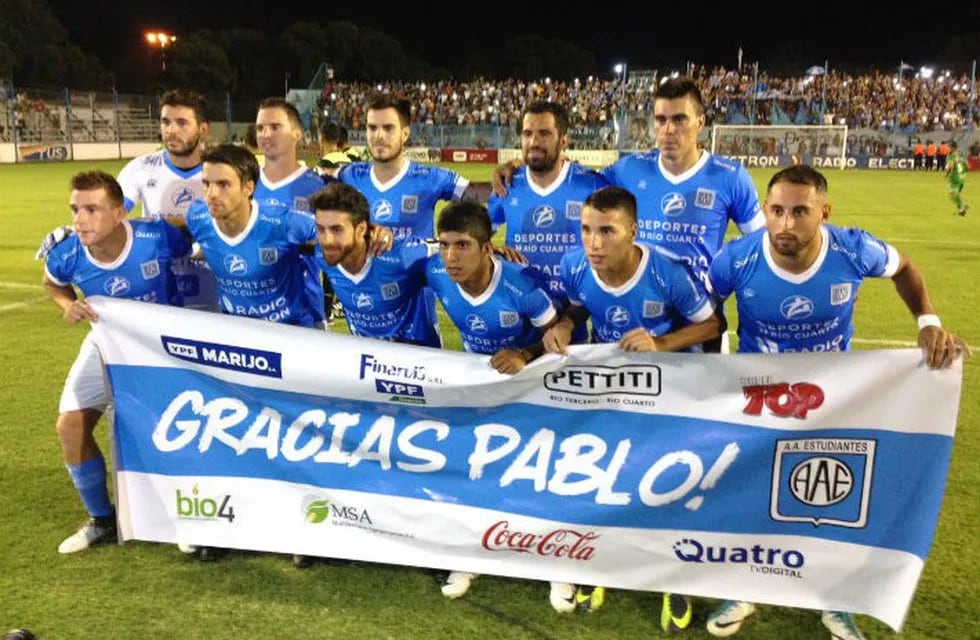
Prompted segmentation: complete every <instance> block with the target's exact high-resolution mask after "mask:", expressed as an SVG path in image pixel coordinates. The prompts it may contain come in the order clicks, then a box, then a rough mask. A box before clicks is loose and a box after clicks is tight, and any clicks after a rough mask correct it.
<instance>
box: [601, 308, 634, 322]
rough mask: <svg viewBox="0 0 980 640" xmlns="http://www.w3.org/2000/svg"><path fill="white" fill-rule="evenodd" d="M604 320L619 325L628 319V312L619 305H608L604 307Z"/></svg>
mask: <svg viewBox="0 0 980 640" xmlns="http://www.w3.org/2000/svg"><path fill="white" fill-rule="evenodd" d="M606 321H607V322H609V324H612V325H615V326H617V327H621V326H623V325H625V324H626V323H628V322H629V321H630V312H629V311H627V310H626V309H625V308H623V307H621V306H619V305H616V306H614V307H609V308H607V309H606Z"/></svg>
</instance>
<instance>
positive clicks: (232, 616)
mask: <svg viewBox="0 0 980 640" xmlns="http://www.w3.org/2000/svg"><path fill="white" fill-rule="evenodd" d="M91 166H92V163H73V164H46V165H3V166H0V230H2V232H0V328H2V331H0V353H2V354H3V358H2V362H3V370H2V373H0V379H2V380H3V384H2V387H0V402H2V407H3V418H2V428H0V433H2V437H3V445H2V447H0V486H2V490H0V514H2V515H0V631H3V630H5V629H8V628H11V627H20V626H23V627H27V628H29V629H32V630H34V631H35V632H36V633H38V634H39V635H40V637H41V639H42V640H59V639H71V640H76V639H77V640H81V639H84V638H99V639H104V638H113V639H114V638H123V639H129V638H154V639H156V638H163V639H166V638H175V639H176V638H180V639H182V640H188V639H193V638H202V639H204V638H207V639H229V640H230V639H235V640H240V639H251V638H279V637H288V636H295V637H299V638H357V639H360V638H372V639H373V638H377V639H396V638H435V639H439V640H450V639H456V638H466V639H469V638H494V639H496V638H508V639H511V638H514V639H517V638H522V639H530V640H550V639H558V638H575V639H580V638H590V639H591V638H610V639H611V638H622V639H633V638H651V637H661V636H663V635H664V634H663V632H662V631H660V628H659V610H660V597H659V594H654V593H644V592H628V591H611V592H610V593H609V594H607V602H606V606H605V608H603V609H602V610H601V611H599V612H597V613H595V614H593V615H588V614H583V613H576V614H574V615H572V616H562V615H559V614H557V613H555V612H554V611H553V610H552V609H551V607H550V606H549V604H548V587H547V584H546V583H544V582H530V581H524V580H515V579H508V578H497V577H491V576H483V577H481V578H480V579H479V580H477V582H476V583H475V584H474V587H473V590H472V591H471V592H470V593H469V594H468V595H467V596H466V597H465V598H463V599H461V600H457V601H449V600H446V599H444V598H443V597H442V595H441V594H440V592H439V588H438V583H437V581H436V579H435V578H434V577H433V576H431V575H430V574H428V573H426V572H422V571H419V570H417V569H413V568H409V567H400V566H387V565H377V564H367V563H358V564H344V563H334V564H318V565H315V566H314V567H313V568H311V569H309V570H306V571H298V570H296V569H294V568H293V566H292V564H291V563H290V561H289V559H288V558H286V557H283V556H275V555H259V554H234V555H232V556H230V557H228V558H226V559H225V560H223V561H221V562H218V563H213V564H205V563H200V562H197V561H195V560H191V559H188V558H185V557H183V556H182V554H180V553H179V552H178V551H177V549H176V548H175V547H174V546H172V545H163V544H150V543H128V544H126V545H125V546H124V547H121V548H120V547H113V546H109V547H98V548H94V549H92V550H90V551H87V552H84V553H79V554H75V555H73V556H67V557H62V556H59V555H58V553H57V551H56V548H57V546H58V543H59V542H60V541H61V540H62V539H63V538H64V537H65V536H67V535H68V534H69V533H71V532H72V531H73V530H74V528H75V527H76V526H77V525H78V524H79V523H80V522H81V520H82V519H83V518H84V510H83V509H82V506H81V504H80V502H79V500H78V498H77V495H76V493H75V490H74V488H73V487H72V485H71V482H70V480H69V478H68V476H67V473H66V472H65V469H64V466H63V465H62V463H61V457H60V450H59V447H58V443H57V439H56V436H55V433H54V421H55V417H56V415H57V405H58V398H59V395H60V392H61V386H62V383H63V381H64V377H65V374H66V372H67V371H68V367H69V366H70V364H71V362H72V361H73V359H74V357H75V354H76V351H77V348H78V345H79V343H80V342H81V340H82V338H83V337H84V335H85V333H86V332H87V330H88V329H87V327H85V326H70V325H68V324H67V323H65V322H64V321H63V320H62V319H61V317H60V314H59V313H58V312H57V310H56V308H55V307H54V306H53V305H52V304H51V303H49V302H47V301H46V299H45V298H44V294H43V291H42V290H41V287H40V280H41V275H42V271H43V267H42V264H41V263H40V262H35V261H34V259H33V256H34V251H35V249H36V248H37V244H38V242H39V241H40V239H41V238H42V237H43V236H44V234H45V233H46V232H47V231H49V230H50V229H51V228H52V227H54V226H55V225H58V224H67V223H68V222H69V212H68V208H67V202H68V179H69V177H70V175H71V174H73V173H74V172H76V171H79V170H83V169H87V168H90V167H91ZM99 166H100V168H103V169H105V170H107V171H110V172H112V173H117V172H118V170H119V169H120V168H121V166H122V162H117V161H110V162H103V163H101V164H100V165H99ZM453 167H454V168H455V169H457V170H462V171H463V172H464V173H465V174H467V175H468V176H469V177H471V178H472V179H475V180H485V179H487V177H488V176H489V173H490V170H491V168H490V167H486V166H475V167H470V166H466V165H454V166H453ZM771 173H772V172H771V171H758V172H754V173H753V178H754V179H755V180H756V183H757V185H758V186H759V187H760V189H761V188H764V186H765V181H766V180H768V178H769V176H770V175H771ZM828 178H829V180H830V183H831V184H830V186H831V192H830V196H831V201H832V202H833V203H834V204H835V206H834V209H833V214H832V216H831V221H833V222H835V223H837V224H845V225H859V226H862V227H863V228H865V229H867V230H869V231H871V232H873V233H875V234H877V235H879V236H881V237H883V238H884V239H886V240H889V241H891V242H892V243H893V244H895V245H896V246H897V247H898V248H899V249H900V250H901V251H903V252H904V253H906V254H907V255H908V256H909V257H910V258H911V259H912V260H913V262H915V263H916V264H917V265H918V266H919V267H920V268H921V269H922V271H923V272H924V273H925V276H926V281H927V283H928V286H929V288H930V291H931V294H932V298H933V301H934V303H935V305H936V308H937V309H938V312H939V314H940V316H941V317H942V319H943V322H944V324H945V325H946V326H947V327H949V328H951V329H952V330H953V331H955V332H957V333H959V334H960V335H961V336H963V337H964V338H965V339H966V341H967V342H968V343H969V344H970V345H973V348H974V349H975V350H976V349H977V347H978V346H980V320H978V311H980V287H978V281H980V195H978V194H980V176H971V177H970V179H969V180H968V185H967V189H966V191H965V192H964V193H965V195H966V200H967V202H972V204H973V211H972V212H971V214H970V215H968V216H967V217H966V218H961V217H959V216H955V215H952V212H953V206H952V204H951V203H950V202H949V201H948V199H947V197H946V192H945V189H944V186H945V184H944V182H943V181H942V179H941V178H940V176H939V175H938V174H924V173H897V172H895V173H893V172H884V171H883V172H879V173H872V172H840V171H832V172H828ZM860 295H861V299H860V300H861V301H860V304H859V305H858V310H857V334H856V340H855V345H856V347H857V348H882V347H890V348H894V347H903V346H912V343H913V341H914V340H915V336H916V327H915V321H914V319H913V318H911V317H910V315H909V313H908V311H907V310H906V309H905V307H904V305H903V304H902V302H901V301H900V299H899V298H898V296H897V295H896V294H895V293H894V287H893V286H892V284H891V283H890V282H888V281H870V282H868V283H866V284H865V285H864V287H863V288H862V289H861V294H860ZM730 315H733V314H732V313H731V312H730ZM730 322H731V324H732V326H734V324H735V318H734V317H730ZM446 329H447V330H448V327H447V328H446ZM451 343H452V344H456V345H458V344H459V342H458V339H456V340H454V341H451ZM978 364H980V352H978V354H977V356H975V357H974V358H973V359H972V360H969V361H968V362H967V363H966V366H965V373H964V381H963V388H964V392H963V396H962V400H961V405H960V419H959V424H958V435H957V438H956V441H955V446H954V450H953V459H952V466H951V469H950V474H949V481H948V485H947V491H946V498H945V501H944V504H943V510H942V515H941V519H940V522H939V528H938V531H937V534H936V539H935V543H934V546H933V549H932V552H931V555H930V557H929V559H928V561H927V562H926V565H925V570H924V572H923V575H922V579H921V581H920V583H919V588H918V592H917V594H916V597H915V600H914V602H913V605H912V608H911V611H910V614H909V617H908V620H907V622H906V626H905V629H904V631H903V633H902V634H900V635H898V636H896V634H894V633H893V632H892V631H891V630H890V629H888V628H887V627H886V626H885V625H883V624H881V623H879V622H878V621H876V620H873V619H870V618H866V617H860V618H859V622H860V624H861V626H862V627H863V628H864V630H865V632H866V634H867V636H868V638H871V639H875V638H895V637H900V638H905V639H909V640H961V639H962V640H969V639H977V638H980V623H978V617H980V596H978V593H980V589H978V581H980V580H978V578H980V535H978V532H980V489H978V487H980V465H978V463H977V461H978V460H980V406H978V405H980V402H978V400H980V384H978V383H980V367H978ZM98 437H99V441H100V443H101V444H102V445H103V450H104V451H108V447H107V436H106V429H104V428H101V427H100V429H99V433H98ZM713 604H714V603H713V602H711V601H702V602H699V603H697V604H696V610H695V622H694V623H693V624H692V627H691V629H690V630H689V631H688V632H687V633H686V635H685V637H687V638H692V639H697V638H709V637H711V636H709V635H708V633H707V632H706V631H704V625H703V622H704V617H705V616H706V614H707V612H708V610H710V607H711V605H713ZM736 637H738V638H745V639H769V640H772V639H776V640H804V639H817V638H820V639H825V638H827V637H829V636H828V633H827V632H826V631H825V630H824V629H823V627H822V626H821V625H820V623H819V614H817V613H816V612H812V611H801V610H792V609H784V608H776V607H761V610H760V612H759V613H757V614H756V615H755V616H754V617H753V618H751V619H750V620H749V621H748V622H746V624H745V626H744V627H743V629H742V631H741V633H740V634H739V635H738V636H736Z"/></svg>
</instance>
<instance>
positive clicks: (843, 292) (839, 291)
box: [830, 282, 851, 306]
mask: <svg viewBox="0 0 980 640" xmlns="http://www.w3.org/2000/svg"><path fill="white" fill-rule="evenodd" d="M850 300H851V283H850V282H844V283H842V284H832V285H830V304H832V305H834V306H837V305H840V304H846V303H847V302H850Z"/></svg>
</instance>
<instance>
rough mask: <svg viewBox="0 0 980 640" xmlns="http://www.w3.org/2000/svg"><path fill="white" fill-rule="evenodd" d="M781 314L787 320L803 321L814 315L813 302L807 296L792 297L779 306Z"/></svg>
mask: <svg viewBox="0 0 980 640" xmlns="http://www.w3.org/2000/svg"><path fill="white" fill-rule="evenodd" d="M779 312H780V313H782V314H783V317H784V318H786V319H787V320H803V319H805V318H809V317H810V316H812V315H813V301H812V300H810V299H809V298H807V297H806V296H790V297H788V298H786V299H785V300H783V302H782V304H780V305H779Z"/></svg>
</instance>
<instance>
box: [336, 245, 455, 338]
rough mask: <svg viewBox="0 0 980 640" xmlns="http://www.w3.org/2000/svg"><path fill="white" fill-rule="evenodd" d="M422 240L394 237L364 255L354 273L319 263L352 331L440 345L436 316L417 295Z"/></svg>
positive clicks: (422, 275)
mask: <svg viewBox="0 0 980 640" xmlns="http://www.w3.org/2000/svg"><path fill="white" fill-rule="evenodd" d="M427 257H428V246H427V245H426V244H425V243H424V242H421V241H420V240H418V239H415V238H410V239H407V240H398V241H396V242H395V245H394V246H393V247H392V248H391V250H390V251H388V252H386V253H384V254H382V255H380V256H371V255H368V257H367V261H366V262H365V263H364V266H363V267H362V268H361V270H360V271H359V272H357V273H350V272H349V271H347V270H346V269H344V267H342V266H341V265H339V264H338V265H336V266H329V265H328V264H327V263H326V261H325V260H323V257H322V256H318V262H319V264H320V267H321V268H322V269H323V270H324V272H326V274H327V276H328V277H329V278H330V282H331V284H333V290H334V293H336V295H337V300H339V301H340V304H341V305H342V306H343V307H344V315H345V316H346V318H347V326H348V328H350V331H351V333H352V334H354V335H356V336H366V337H369V338H380V339H382V340H393V341H395V342H408V343H412V344H418V345H422V346H426V347H441V346H442V340H441V339H440V337H439V332H438V324H439V320H438V318H437V317H436V316H435V314H434V313H432V311H434V309H431V308H430V306H429V305H428V304H426V302H425V299H424V296H423V288H424V287H425V267H426V258H427Z"/></svg>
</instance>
